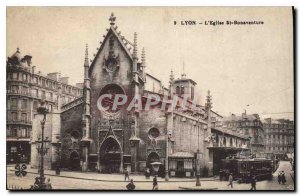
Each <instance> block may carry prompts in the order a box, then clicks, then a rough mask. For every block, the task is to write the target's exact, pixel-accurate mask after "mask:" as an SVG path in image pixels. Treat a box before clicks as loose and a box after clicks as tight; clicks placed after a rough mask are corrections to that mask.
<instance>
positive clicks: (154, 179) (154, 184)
mask: <svg viewBox="0 0 300 196" xmlns="http://www.w3.org/2000/svg"><path fill="white" fill-rule="evenodd" d="M152 190H158V183H157V175H155V176H154V178H153V188H152Z"/></svg>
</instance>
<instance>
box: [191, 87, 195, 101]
mask: <svg viewBox="0 0 300 196" xmlns="http://www.w3.org/2000/svg"><path fill="white" fill-rule="evenodd" d="M191 99H194V87H193V86H192V87H191Z"/></svg>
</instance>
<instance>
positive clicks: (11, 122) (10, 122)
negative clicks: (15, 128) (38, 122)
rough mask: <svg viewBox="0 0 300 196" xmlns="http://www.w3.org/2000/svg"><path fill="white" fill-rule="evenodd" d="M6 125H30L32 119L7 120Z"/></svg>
mask: <svg viewBox="0 0 300 196" xmlns="http://www.w3.org/2000/svg"><path fill="white" fill-rule="evenodd" d="M6 124H7V125H16V124H18V125H26V126H31V125H32V121H26V120H7V121H6Z"/></svg>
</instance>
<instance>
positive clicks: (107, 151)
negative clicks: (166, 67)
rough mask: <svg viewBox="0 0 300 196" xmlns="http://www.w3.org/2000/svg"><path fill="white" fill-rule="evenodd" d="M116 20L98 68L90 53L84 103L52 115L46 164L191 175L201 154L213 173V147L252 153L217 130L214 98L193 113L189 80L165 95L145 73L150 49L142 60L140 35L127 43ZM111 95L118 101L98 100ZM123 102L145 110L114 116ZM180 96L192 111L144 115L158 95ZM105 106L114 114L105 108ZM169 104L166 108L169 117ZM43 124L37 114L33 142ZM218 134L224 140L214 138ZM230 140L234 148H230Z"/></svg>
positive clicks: (174, 83)
mask: <svg viewBox="0 0 300 196" xmlns="http://www.w3.org/2000/svg"><path fill="white" fill-rule="evenodd" d="M115 19H116V17H115V16H114V15H113V14H112V15H111V17H110V27H109V28H108V29H107V33H106V34H105V35H103V37H104V39H103V41H101V42H100V44H101V45H100V47H99V48H98V51H97V53H96V54H95V57H94V59H93V60H92V61H91V64H90V62H89V58H88V47H86V52H85V60H84V65H83V70H84V87H83V96H82V97H79V98H77V99H75V100H73V101H72V102H70V103H68V104H65V105H64V106H62V107H61V108H59V109H60V111H58V112H57V113H56V114H49V115H48V117H49V118H47V119H48V120H47V122H46V127H45V128H46V129H47V131H45V133H46V137H49V138H50V140H51V145H50V147H49V153H48V154H47V155H46V158H45V160H47V163H46V167H48V168H53V165H57V162H59V166H60V167H62V168H66V169H70V170H82V171H98V172H101V173H118V172H122V171H123V170H124V169H125V168H126V169H127V170H128V171H131V172H143V171H145V169H146V168H150V170H152V169H154V167H153V165H152V164H154V163H155V164H159V165H160V166H159V170H160V171H161V173H165V172H169V174H170V175H171V176H192V175H194V173H195V167H196V155H197V157H198V159H197V161H199V163H200V167H201V169H202V170H207V173H208V174H212V172H213V165H214V161H213V158H214V156H213V153H214V149H212V148H213V147H214V145H215V147H216V145H218V146H219V145H220V146H219V147H220V148H225V147H231V148H235V150H236V151H238V150H239V151H241V150H243V149H247V147H246V146H243V144H244V143H245V142H246V141H247V138H244V137H240V136H239V135H236V134H231V133H224V132H223V131H222V129H221V128H219V129H218V130H215V131H213V128H215V126H216V121H218V120H219V119H220V118H222V116H220V115H219V114H217V113H215V112H213V111H212V99H211V95H210V92H208V94H207V99H206V103H205V105H204V106H201V105H196V109H193V108H192V107H191V105H192V102H193V100H194V96H195V90H194V88H195V85H196V83H195V82H194V81H193V80H192V79H189V78H187V76H186V75H185V74H182V76H181V78H178V79H176V80H175V79H174V75H173V72H172V71H171V74H170V82H169V86H168V88H166V86H164V85H163V84H162V82H161V81H160V80H158V79H157V78H156V77H154V76H153V75H150V74H148V73H146V71H145V68H146V66H151V65H147V64H146V55H145V51H144V49H143V50H142V55H141V58H139V57H138V55H137V50H138V44H137V34H136V33H135V34H134V41H133V42H130V41H128V40H127V39H126V38H125V37H124V36H122V35H121V32H118V31H117V28H118V27H117V26H116V25H115ZM131 49H132V50H131ZM107 94H109V95H112V97H110V98H105V99H99V98H100V97H101V96H103V95H107ZM119 95H126V97H128V100H132V99H133V98H136V97H140V98H141V100H142V102H141V108H139V104H136V103H135V104H134V105H133V107H131V109H128V108H129V106H130V103H126V104H125V105H122V106H120V107H117V108H115V109H114V110H113V109H111V106H112V105H111V104H112V102H113V98H114V97H116V96H119ZM175 95H177V96H178V97H179V100H178V103H181V102H182V101H183V99H184V98H186V100H187V103H188V104H187V107H186V109H184V110H182V108H181V107H180V104H179V105H177V104H175V106H174V107H175V109H174V110H169V108H170V107H171V104H168V103H166V102H167V101H165V100H160V101H158V102H157V103H156V104H154V105H152V106H151V108H150V109H148V110H147V109H146V108H145V102H147V101H148V100H152V99H153V97H154V96H158V97H165V96H166V97H168V99H171V100H172V99H173V97H175ZM99 100H100V103H101V105H102V106H105V107H108V109H103V108H101V107H100V108H99ZM164 104H166V109H164V110H162V109H161V108H162V105H164ZM40 118H41V116H39V115H36V116H35V119H34V126H33V127H34V131H33V132H34V134H33V138H32V139H33V141H35V140H37V138H38V137H40V135H41V134H40V128H39V120H40ZM58 119H60V120H58ZM214 132H215V133H214ZM217 135H219V137H220V140H215V139H214V138H216V136H217ZM217 138H218V137H217ZM224 138H226V139H225V140H226V141H227V140H228V142H225V143H224V142H222V145H223V146H221V142H220V141H221V140H222V141H223V140H224ZM230 138H231V140H232V141H234V143H230V141H231V140H230ZM60 143H61V147H60V148H59V149H58V146H59V145H58V144H60ZM215 143H217V144H215ZM238 148H240V149H238ZM32 152H34V153H32V160H35V161H33V163H32V166H33V167H37V166H38V153H37V152H36V148H35V144H34V143H33V145H32ZM58 152H59V153H58ZM201 173H202V174H203V172H201Z"/></svg>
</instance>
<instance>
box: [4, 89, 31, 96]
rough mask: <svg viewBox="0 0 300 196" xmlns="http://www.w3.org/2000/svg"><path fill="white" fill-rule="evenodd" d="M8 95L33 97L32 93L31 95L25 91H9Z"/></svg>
mask: <svg viewBox="0 0 300 196" xmlns="http://www.w3.org/2000/svg"><path fill="white" fill-rule="evenodd" d="M6 94H7V95H23V96H28V97H31V93H29V92H28V91H24V90H7V91H6Z"/></svg>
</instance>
